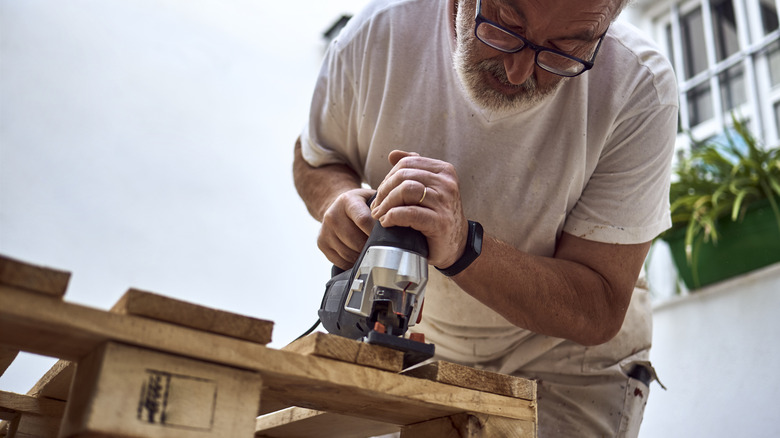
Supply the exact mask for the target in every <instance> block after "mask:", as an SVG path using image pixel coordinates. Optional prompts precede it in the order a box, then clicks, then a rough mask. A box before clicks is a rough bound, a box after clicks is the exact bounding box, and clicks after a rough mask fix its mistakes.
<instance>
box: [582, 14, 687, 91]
mask: <svg viewBox="0 0 780 438" xmlns="http://www.w3.org/2000/svg"><path fill="white" fill-rule="evenodd" d="M596 62H597V63H599V64H601V65H600V69H599V70H600V72H599V76H600V80H597V81H596V83H594V84H593V85H594V86H597V87H599V86H604V83H603V81H608V82H609V83H610V84H613V85H617V84H624V85H626V86H630V87H632V88H636V89H642V88H643V86H644V87H652V89H653V90H654V91H655V94H656V98H657V99H658V102H659V103H663V104H676V102H677V92H676V79H675V74H674V70H673V68H672V64H671V62H669V60H668V58H667V57H666V55H664V54H663V52H662V51H661V50H660V48H659V47H658V45H657V44H656V43H655V42H654V41H653V40H652V39H650V37H648V36H647V35H645V34H644V33H643V32H642V31H640V30H639V29H637V28H636V27H634V26H633V25H631V24H629V23H626V22H623V21H617V22H614V23H612V25H611V26H610V28H609V31H608V33H607V36H606V37H605V43H604V46H603V47H602V49H601V52H599V59H597V61H596Z"/></svg>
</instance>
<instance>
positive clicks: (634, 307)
mask: <svg viewBox="0 0 780 438" xmlns="http://www.w3.org/2000/svg"><path fill="white" fill-rule="evenodd" d="M622 7H623V1H620V0H592V1H590V0H589V1H584V0H375V1H372V2H371V3H370V4H369V5H368V6H367V8H366V9H365V10H364V11H362V12H361V13H360V14H359V15H358V16H356V17H355V18H353V19H352V20H351V22H350V23H349V24H348V26H347V27H346V28H345V29H344V30H343V31H342V33H341V34H340V35H339V37H338V38H337V39H336V40H335V41H334V42H333V43H332V45H331V47H330V48H329V50H328V53H327V55H326V58H325V62H324V64H323V67H322V70H321V73H320V75H319V78H318V81H317V85H316V89H315V91H314V97H313V101H312V106H311V114H310V119H309V123H308V125H307V126H306V128H305V129H304V131H303V133H302V134H301V137H300V138H299V141H298V143H297V144H296V148H295V162H294V177H295V182H296V186H297V188H298V191H299V193H300V195H301V197H302V198H303V200H304V202H305V203H306V205H307V207H308V209H309V211H310V212H311V214H312V215H313V216H314V217H315V218H316V219H317V220H319V221H321V222H322V228H321V232H320V236H319V239H318V244H319V247H320V249H321V250H322V251H323V252H324V254H325V255H326V256H327V257H328V259H329V260H330V261H332V262H333V263H334V264H336V265H338V266H339V267H341V268H349V267H351V266H352V264H353V263H354V261H355V259H356V258H357V256H358V254H359V252H360V249H361V248H362V246H363V243H364V242H365V240H366V235H367V234H368V233H369V232H370V230H371V226H372V223H373V221H374V219H378V220H379V221H380V222H381V223H382V224H383V225H384V226H408V227H412V228H415V229H417V230H419V231H421V232H422V233H423V234H424V235H425V236H426V237H427V239H428V245H429V251H430V255H429V259H428V261H429V263H430V264H431V265H432V266H434V267H435V268H436V269H431V270H430V272H431V276H430V279H429V283H428V287H427V292H426V305H425V315H424V318H423V322H422V324H420V325H418V326H417V327H416V328H417V329H418V330H419V331H422V332H424V333H425V334H426V336H427V338H428V339H429V340H430V341H431V342H433V343H435V344H436V349H437V355H438V356H439V357H440V358H442V359H445V360H450V361H456V362H459V363H463V364H467V365H471V366H475V367H480V368H484V369H489V370H493V371H499V372H504V373H511V374H515V375H519V376H523V377H527V378H532V379H537V381H538V396H539V436H541V437H571V436H586V437H591V436H593V437H596V436H598V437H602V436H636V434H637V433H638V429H639V424H640V423H641V419H642V412H643V410H644V406H645V403H646V401H647V396H648V393H649V391H648V388H647V385H648V384H649V382H650V381H652V380H653V378H654V376H655V373H654V371H653V369H652V367H651V366H650V363H649V361H648V352H649V348H650V344H651V314H650V308H649V303H648V297H647V291H646V290H645V289H644V288H643V286H642V285H643V282H642V281H639V280H638V277H639V274H640V271H641V268H642V264H643V261H644V259H645V256H646V254H647V251H648V248H649V246H650V242H651V241H652V239H653V238H654V237H655V236H656V235H657V234H658V233H660V232H661V231H663V230H664V229H666V228H667V227H669V225H670V218H669V213H668V188H669V175H670V169H669V168H670V160H671V156H672V151H673V143H674V138H675V133H676V126H677V91H676V86H675V81H674V75H673V73H672V71H671V67H670V66H669V64H668V62H667V61H666V60H665V59H664V58H663V57H662V56H661V55H660V54H659V52H658V51H657V49H656V48H655V47H654V45H653V44H651V43H650V42H649V41H648V40H647V39H645V38H643V37H642V36H640V35H638V34H637V31H636V30H635V29H633V28H631V27H629V26H627V25H625V24H622V23H619V22H614V19H615V18H616V17H617V15H618V14H619V12H620V10H621V8H622ZM368 187H371V188H368ZM375 191H376V193H377V197H376V199H375V201H374V202H373V203H372V204H371V205H370V206H367V205H366V201H367V199H369V197H370V196H371V195H372V194H373V193H374V192H375Z"/></svg>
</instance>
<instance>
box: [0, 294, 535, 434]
mask: <svg viewBox="0 0 780 438" xmlns="http://www.w3.org/2000/svg"><path fill="white" fill-rule="evenodd" d="M0 302H2V303H4V305H3V306H0V344H6V345H8V346H11V347H14V348H19V349H22V350H26V351H32V352H35V353H39V354H44V355H48V356H54V357H60V358H63V359H68V360H78V359H79V358H81V357H84V356H86V355H87V354H89V353H90V352H91V351H93V350H94V349H95V348H97V347H98V346H99V345H100V344H102V343H104V342H106V341H109V340H115V341H120V342H124V343H128V344H132V345H137V346H140V347H145V348H150V349H155V350H159V351H166V352H169V353H173V354H178V355H181V356H185V357H190V358H196V359H200V360H205V361H211V362H214V363H219V364H224V365H229V366H234V367H237V368H243V369H247V370H255V371H257V372H259V373H261V375H262V377H263V381H264V388H263V398H264V401H265V399H270V400H272V401H273V403H272V404H273V405H274V406H279V405H282V404H285V403H286V404H287V406H300V407H305V408H310V409H316V410H323V411H329V412H334V413H340V414H345V415H352V416H357V417H361V418H368V419H374V420H378V421H387V422H391V423H393V424H413V423H418V422H421V421H425V420H428V419H431V418H437V417H445V416H449V415H453V414H456V413H460V412H467V411H476V412H477V413H485V414H489V415H498V416H503V417H508V418H517V419H526V420H529V421H534V420H535V418H536V405H535V402H532V401H528V400H522V399H517V398H512V397H507V396H502V395H497V394H491V393H487V392H480V391H476V390H472V389H466V388H460V387H456V386H452V385H445V384H442V383H437V382H431V381H428V380H422V379H416V378H412V377H408V376H403V375H399V374H394V373H389V372H386V371H381V370H376V369H373V368H368V367H364V366H359V365H354V364H348V363H344V362H339V361H334V360H327V359H323V358H319V357H316V356H304V355H300V354H297V353H292V352H287V351H281V350H274V349H270V348H267V347H265V346H262V345H259V344H256V343H251V342H247V341H242V340H238V339H233V338H228V337H225V336H219V335H214V334H211V333H207V332H203V331H197V330H193V329H189V328H186V327H181V326H176V325H173V324H167V323H163V322H159V321H155V320H150V319H146V318H139V317H134V316H131V315H116V314H111V313H108V312H104V311H101V310H98V309H92V308H89V307H85V306H81V305H77V304H72V303H67V302H64V301H58V300H51V299H46V298H43V297H40V296H38V295H37V294H33V293H27V292H25V291H21V290H18V289H13V288H8V287H5V286H0ZM263 405H264V406H266V404H265V402H264V404H263Z"/></svg>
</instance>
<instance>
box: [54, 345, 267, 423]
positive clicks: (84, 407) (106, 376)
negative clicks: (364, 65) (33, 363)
mask: <svg viewBox="0 0 780 438" xmlns="http://www.w3.org/2000/svg"><path fill="white" fill-rule="evenodd" d="M73 388H74V391H73V392H72V394H71V397H70V400H68V404H67V409H66V412H65V417H64V420H63V422H62V430H61V434H62V436H64V437H71V436H78V437H81V436H101V437H102V436H106V437H109V436H112V437H155V438H221V437H234V436H235V437H242V436H243V437H247V436H252V435H253V433H254V427H255V424H254V423H255V422H254V419H255V416H256V413H257V411H258V408H259V404H260V388H261V379H260V376H259V374H257V373H255V372H251V371H245V370H239V369H236V368H232V367H226V366H221V365H215V364H212V363H208V362H204V361H198V360H193V359H187V358H183V357H178V356H175V355H171V354H166V353H161V352H157V351H152V350H147V349H143V348H138V347H132V346H128V345H123V344H120V343H116V342H107V343H105V344H103V346H101V347H100V348H98V349H96V350H95V351H94V352H93V353H92V354H90V355H89V356H87V357H86V358H84V359H82V360H81V361H79V364H78V367H77V370H76V377H75V379H74V382H73Z"/></svg>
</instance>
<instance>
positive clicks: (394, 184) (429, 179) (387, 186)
mask: <svg viewBox="0 0 780 438" xmlns="http://www.w3.org/2000/svg"><path fill="white" fill-rule="evenodd" d="M435 179H436V175H435V174H433V173H431V172H429V171H428V170H424V169H419V168H414V167H401V168H399V167H398V166H396V168H395V169H394V170H393V171H391V172H390V173H388V175H387V176H386V177H385V180H384V181H382V184H380V185H379V187H378V188H377V193H376V199H374V202H373V203H372V204H371V209H372V210H373V209H374V208H376V207H378V206H380V205H382V204H384V203H385V202H386V200H387V197H388V195H389V194H390V193H391V192H393V191H394V190H396V189H397V188H398V187H401V186H402V185H403V184H405V183H406V182H408V181H411V182H413V183H416V184H417V186H416V187H403V189H404V190H410V191H409V192H407V193H406V195H407V197H404V198H403V200H404V202H400V203H397V204H393V205H387V206H386V207H387V208H392V207H394V206H397V205H414V204H416V203H417V201H418V200H419V199H420V198H421V197H422V193H423V190H424V189H425V186H429V185H432V184H433V183H434V180H435ZM415 194H416V195H417V196H416V198H415V196H413V195H415ZM395 199H396V201H398V200H399V198H395Z"/></svg>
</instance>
